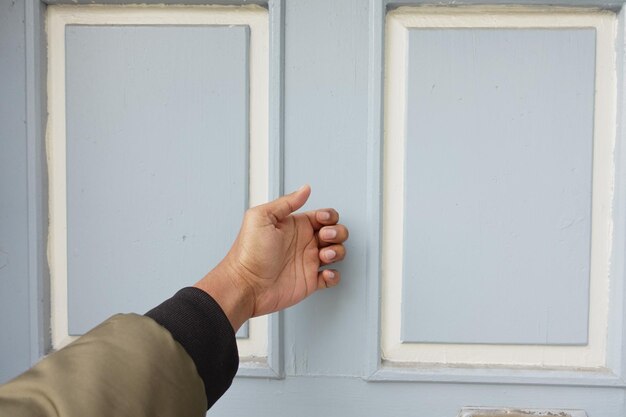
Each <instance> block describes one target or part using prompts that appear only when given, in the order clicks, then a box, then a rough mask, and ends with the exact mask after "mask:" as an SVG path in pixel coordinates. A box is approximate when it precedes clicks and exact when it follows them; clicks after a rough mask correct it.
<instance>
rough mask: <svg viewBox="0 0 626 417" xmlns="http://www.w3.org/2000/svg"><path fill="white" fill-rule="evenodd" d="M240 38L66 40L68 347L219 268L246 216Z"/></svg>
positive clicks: (118, 35) (148, 35) (199, 30)
mask: <svg viewBox="0 0 626 417" xmlns="http://www.w3.org/2000/svg"><path fill="white" fill-rule="evenodd" d="M248 37H249V34H248V29H247V27H243V26H231V27H228V26H67V28H66V44H65V49H66V129H67V141H66V152H67V256H68V259H67V265H68V276H67V279H68V304H69V305H68V316H69V317H68V319H69V333H70V334H71V335H78V334H82V333H84V332H85V331H87V330H88V329H89V328H91V327H92V326H94V325H96V324H97V323H99V322H100V321H102V320H104V319H105V318H107V317H108V316H110V315H112V314H115V313H118V312H127V311H133V312H139V313H143V312H145V311H146V310H148V309H149V308H151V307H153V306H155V305H157V304H158V303H160V302H161V301H163V300H164V299H165V298H167V297H169V296H171V295H172V294H173V293H174V292H175V291H177V290H178V289H179V288H182V287H184V286H188V285H191V284H193V283H194V282H195V281H196V280H198V279H199V278H201V277H202V276H203V275H204V274H205V273H206V272H207V271H209V270H210V269H211V268H212V267H213V266H215V264H216V263H217V262H218V261H219V260H220V259H221V258H222V257H223V256H224V255H225V254H226V252H227V250H228V248H229V246H230V244H231V243H232V241H233V240H234V238H235V236H236V233H237V230H238V228H239V224H240V221H241V218H242V215H243V212H244V210H245V209H246V207H247V203H248V108H249V103H248V63H247V62H248Z"/></svg>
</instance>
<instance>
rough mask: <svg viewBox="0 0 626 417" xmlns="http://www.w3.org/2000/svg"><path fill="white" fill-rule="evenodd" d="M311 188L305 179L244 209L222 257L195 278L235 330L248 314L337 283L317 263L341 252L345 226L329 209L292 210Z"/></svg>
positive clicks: (270, 309) (281, 305)
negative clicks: (295, 188)
mask: <svg viewBox="0 0 626 417" xmlns="http://www.w3.org/2000/svg"><path fill="white" fill-rule="evenodd" d="M310 194H311V188H310V187H309V186H308V185H306V186H304V187H302V188H300V189H299V190H298V191H296V192H294V193H291V194H288V195H286V196H283V197H281V198H279V199H277V200H274V201H271V202H269V203H267V204H263V205H260V206H257V207H253V208H251V209H249V210H248V211H247V212H246V214H245V216H244V220H243V225H242V226H241V230H240V231H239V235H238V236H237V239H236V240H235V243H234V244H233V246H232V248H231V249H230V251H229V252H228V255H226V258H224V260H223V261H222V262H220V264H219V265H218V266H217V267H216V268H215V269H214V270H213V271H211V272H209V273H208V274H207V275H206V276H205V277H204V278H203V279H202V280H200V281H199V282H198V283H196V285H195V286H196V287H198V288H200V289H202V290H204V291H206V292H207V293H208V294H209V295H211V296H212V297H213V298H214V299H215V300H216V301H217V302H218V303H219V304H220V306H221V307H222V309H223V310H224V312H225V313H226V315H227V316H228V318H229V320H230V322H231V324H232V325H233V328H234V329H235V331H236V330H237V329H238V328H239V327H240V326H241V325H242V324H243V323H244V322H245V321H246V320H247V319H248V318H250V317H256V316H261V315H263V314H268V313H272V312H274V311H279V310H282V309H284V308H287V307H289V306H292V305H294V304H297V303H298V302H300V301H302V300H303V299H305V298H306V297H308V296H309V295H311V294H312V293H314V292H315V291H316V290H318V289H321V288H327V287H332V286H335V285H337V284H338V283H339V280H340V274H339V272H338V271H336V270H334V269H326V270H320V267H321V266H324V265H330V264H333V263H335V262H338V261H341V260H342V259H343V258H344V256H345V254H346V249H345V247H344V245H343V243H344V242H345V241H346V239H348V229H347V228H346V227H345V226H343V225H341V224H338V223H337V222H338V221H339V214H338V213H337V212H336V211H335V210H334V209H320V210H314V211H307V212H304V213H298V214H293V212H295V211H297V210H298V209H299V208H301V207H302V206H303V205H304V203H306V201H307V199H308V198H309V195H310Z"/></svg>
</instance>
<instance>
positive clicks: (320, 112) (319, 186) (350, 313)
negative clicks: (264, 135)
mask: <svg viewBox="0 0 626 417" xmlns="http://www.w3.org/2000/svg"><path fill="white" fill-rule="evenodd" d="M286 6H287V10H286V21H287V22H288V24H287V26H286V34H285V39H286V40H287V41H286V48H285V191H286V192H289V191H291V190H294V189H296V188H297V187H299V186H300V185H302V184H304V183H309V184H311V186H312V190H313V191H312V195H311V198H310V200H309V202H308V203H307V205H306V206H305V208H304V210H307V209H312V208H315V207H335V208H336V209H337V210H338V211H339V212H340V215H341V221H342V222H344V223H345V224H346V225H347V226H348V227H349V228H350V240H349V241H348V242H347V251H348V253H349V255H348V258H347V259H346V260H345V261H344V262H342V264H340V265H339V267H338V268H339V270H340V271H342V273H343V274H344V275H343V278H342V282H341V285H339V286H338V287H335V288H333V289H332V290H331V291H323V292H320V293H317V294H314V295H313V296H312V297H311V298H310V299H308V300H306V301H304V302H303V303H302V304H299V305H297V306H295V307H293V308H291V309H289V310H287V311H286V312H285V368H286V372H287V374H288V375H290V374H291V375H355V374H359V373H360V372H361V367H362V362H363V357H362V356H361V354H360V353H361V352H364V347H365V332H364V327H363V324H364V323H363V321H362V317H363V315H364V314H365V311H364V310H363V307H364V304H363V300H364V297H365V285H366V281H365V278H364V277H365V268H364V266H365V264H364V261H365V259H366V258H365V256H366V253H365V247H364V245H363V243H362V242H363V239H364V236H365V235H366V233H367V230H366V226H365V211H364V207H365V192H366V184H365V181H364V177H365V173H366V151H367V149H366V141H365V138H366V135H367V72H366V71H365V69H366V68H367V42H366V39H367V7H366V6H367V5H366V4H365V3H364V2H362V1H358V2H343V1H342V2H338V1H334V0H318V1H300V2H298V1H295V2H294V1H288V2H287V4H286ZM339 155H341V157H339ZM320 168H321V169H320Z"/></svg>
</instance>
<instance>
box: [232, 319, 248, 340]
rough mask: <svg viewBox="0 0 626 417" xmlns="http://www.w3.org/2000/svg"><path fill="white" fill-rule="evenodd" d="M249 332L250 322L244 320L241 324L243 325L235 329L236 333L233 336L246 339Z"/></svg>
mask: <svg viewBox="0 0 626 417" xmlns="http://www.w3.org/2000/svg"><path fill="white" fill-rule="evenodd" d="M249 334H250V322H248V321H247V322H245V323H244V324H243V326H241V327H240V328H239V330H237V334H235V336H236V337H237V339H247V338H248V337H249Z"/></svg>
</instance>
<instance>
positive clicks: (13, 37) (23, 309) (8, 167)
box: [0, 1, 30, 383]
mask: <svg viewBox="0 0 626 417" xmlns="http://www.w3.org/2000/svg"><path fill="white" fill-rule="evenodd" d="M24 7H25V6H24V2H13V3H11V2H6V1H4V2H0V57H2V58H1V59H0V383H2V382H4V381H6V380H7V379H9V378H11V377H13V376H15V375H16V374H17V373H18V372H21V371H23V370H24V369H25V368H27V367H28V366H29V365H30V335H29V331H30V326H29V324H30V322H29V282H28V273H29V270H28V244H29V242H28V230H29V229H28V195H27V192H28V185H27V170H28V162H27V147H26V125H25V120H26V113H25V111H26V96H25V93H26V72H25V71H26V51H25V48H26V40H25V24H24Z"/></svg>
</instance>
